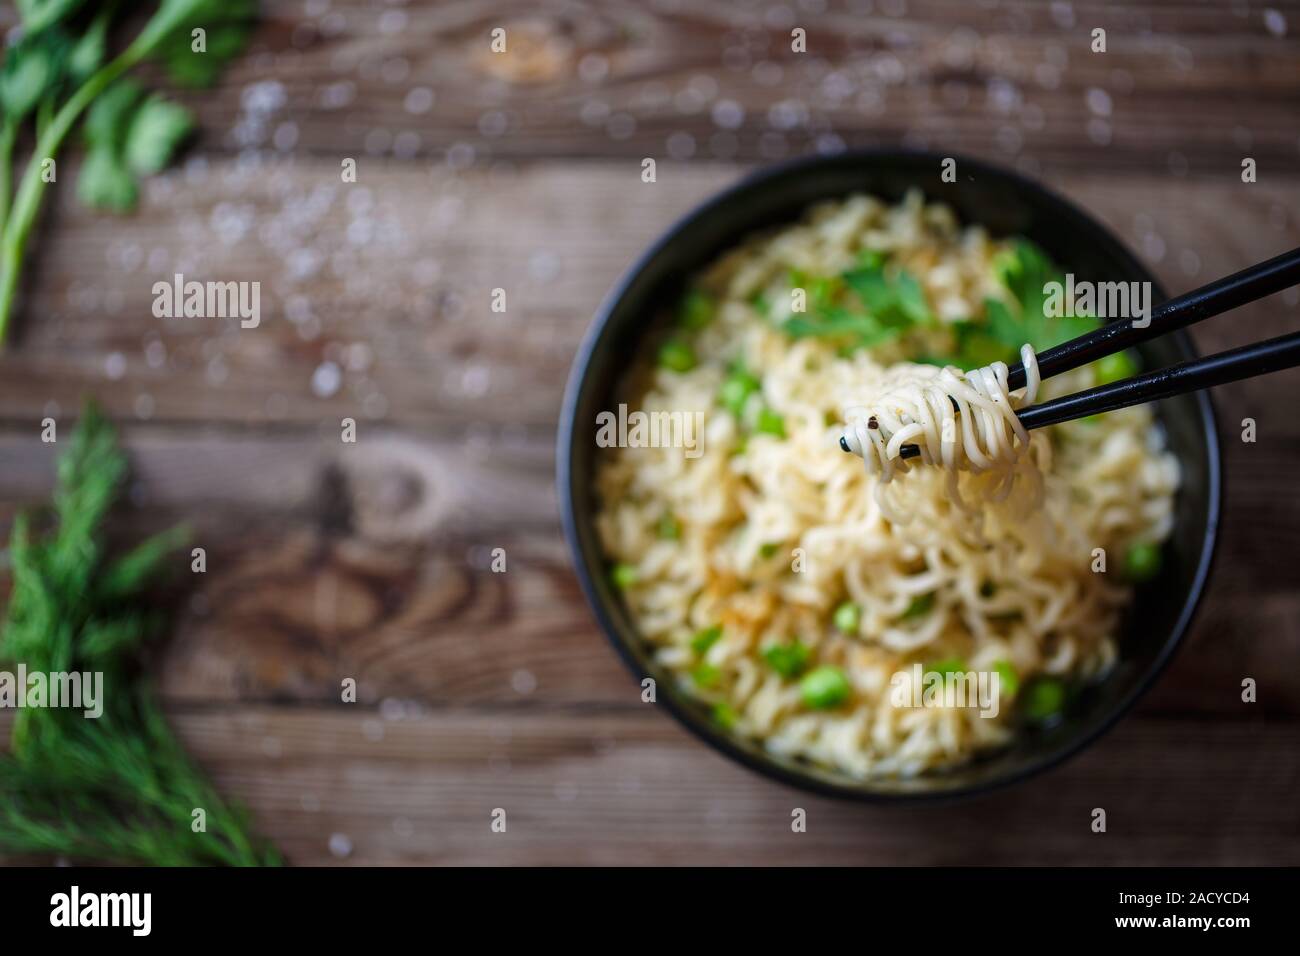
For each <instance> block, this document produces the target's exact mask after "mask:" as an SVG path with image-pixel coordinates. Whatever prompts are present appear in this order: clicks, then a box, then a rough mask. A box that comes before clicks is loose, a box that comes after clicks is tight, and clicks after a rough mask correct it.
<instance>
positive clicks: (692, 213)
mask: <svg viewBox="0 0 1300 956" xmlns="http://www.w3.org/2000/svg"><path fill="white" fill-rule="evenodd" d="M944 159H955V160H956V161H957V165H958V167H959V168H963V169H972V168H973V169H975V170H976V171H977V173H978V174H983V175H987V176H989V177H992V178H998V179H1001V180H1003V181H1004V182H1006V183H1007V184H1008V185H1011V186H1012V187H1014V188H1015V189H1016V190H1017V191H1023V192H1025V193H1029V194H1031V195H1033V196H1034V197H1035V198H1036V199H1038V200H1040V201H1043V202H1045V203H1047V204H1049V205H1052V206H1053V207H1055V208H1056V209H1057V210H1058V211H1059V213H1060V214H1061V215H1062V217H1063V218H1066V219H1069V220H1073V221H1072V222H1071V226H1072V227H1073V228H1081V229H1082V230H1086V231H1088V232H1091V233H1093V234H1095V235H1097V236H1099V237H1100V238H1102V239H1104V240H1105V241H1107V242H1108V243H1110V245H1111V246H1112V248H1113V251H1114V253H1115V254H1116V255H1117V256H1118V257H1119V258H1120V259H1121V260H1122V261H1123V262H1124V264H1125V265H1126V266H1127V267H1129V268H1130V269H1132V270H1133V271H1134V272H1135V273H1137V274H1141V275H1144V276H1147V277H1148V280H1147V281H1150V283H1151V288H1152V293H1153V300H1154V301H1156V302H1163V301H1166V300H1167V299H1168V296H1167V294H1166V293H1165V291H1164V289H1163V287H1162V286H1161V284H1160V282H1159V281H1158V279H1157V278H1156V276H1155V275H1154V274H1153V273H1152V272H1151V270H1149V269H1148V268H1147V267H1146V266H1145V265H1144V264H1143V263H1142V262H1141V260H1139V259H1138V258H1137V257H1136V256H1134V255H1133V253H1132V251H1131V250H1130V249H1129V247H1128V246H1127V245H1126V244H1125V243H1124V242H1123V241H1122V240H1121V239H1120V238H1119V236H1117V235H1116V234H1115V232H1114V231H1113V230H1111V229H1110V227H1109V226H1107V225H1105V224H1104V223H1102V222H1101V221H1100V220H1098V219H1096V218H1094V217H1093V216H1092V215H1091V214H1089V213H1087V212H1085V211H1084V210H1083V209H1082V208H1081V207H1080V206H1078V205H1076V204H1075V203H1074V202H1073V201H1072V200H1070V199H1067V198H1065V197H1064V196H1062V195H1061V194H1060V193H1058V192H1056V191H1055V190H1052V189H1050V188H1048V187H1047V186H1044V185H1043V184H1042V183H1040V182H1038V181H1036V180H1033V179H1030V178H1028V177H1027V176H1024V175H1023V174H1021V173H1019V172H1016V171H1014V170H1011V169H1007V168H1005V167H1002V166H998V165H994V164H991V163H987V162H985V161H983V160H978V159H974V158H972V157H969V156H963V155H961V154H959V153H952V152H948V151H945V152H944V153H942V154H940V153H937V152H932V151H929V150H913V149H894V148H880V149H851V150H843V151H841V152H837V153H832V154H827V155H813V156H803V157H799V158H796V159H792V160H787V161H785V162H781V163H776V164H772V165H768V166H763V167H760V168H758V169H755V170H752V171H749V172H748V173H746V174H744V175H742V176H741V177H740V178H739V179H737V180H736V181H735V182H733V183H731V184H729V185H728V186H726V187H724V188H723V189H721V190H719V191H717V192H715V193H713V194H711V195H710V196H709V197H707V198H706V199H704V200H703V201H701V202H699V203H697V204H695V205H694V206H693V207H692V208H691V209H690V210H689V211H687V212H686V213H685V214H684V215H682V216H679V217H678V218H677V219H676V220H675V221H674V222H673V223H672V225H670V226H669V227H668V228H667V229H666V230H664V232H663V233H661V234H660V235H659V236H658V237H657V238H656V239H655V240H654V241H653V242H651V243H650V245H649V246H647V247H646V248H645V250H644V251H642V252H641V254H640V255H638V256H637V257H636V259H635V260H634V261H633V263H632V264H631V265H630V266H629V267H628V268H626V269H625V270H624V271H623V273H622V274H621V275H620V276H619V278H618V280H617V281H616V282H615V283H614V285H613V287H612V288H611V289H610V291H609V292H608V293H607V294H606V295H605V297H604V299H602V301H601V303H600V305H599V306H598V308H597V309H596V312H595V314H594V315H593V317H592V320H591V322H590V324H589V325H588V327H587V331H586V333H585V334H584V335H583V338H582V341H581V342H580V344H579V346H578V350H577V352H576V354H575V356H574V360H573V363H572V366H571V368H570V371H569V377H568V381H567V383H566V385H565V389H564V396H563V399H562V403H561V407H560V418H559V422H558V428H557V432H556V456H555V457H556V494H557V496H558V497H559V499H560V518H561V523H562V525H563V528H564V537H565V540H566V542H567V544H568V549H569V553H570V557H571V559H572V561H573V565H574V572H575V573H576V575H577V578H578V582H579V585H580V587H581V589H582V593H583V596H584V598H585V599H586V602H587V605H588V607H590V609H591V611H592V614H593V615H594V616H595V618H596V621H597V623H598V624H599V626H600V629H601V631H602V632H603V633H604V635H605V639H606V640H607V641H608V642H609V643H610V644H611V645H613V647H614V650H615V651H616V652H617V653H618V656H619V657H620V658H621V659H622V661H623V663H624V665H625V666H626V667H627V668H628V670H629V671H630V672H631V673H632V676H633V677H634V679H635V678H641V677H643V676H644V671H645V668H644V666H643V665H642V662H641V661H640V660H639V659H638V657H637V656H636V654H635V653H634V651H633V648H632V647H631V646H629V643H628V642H626V641H624V640H623V639H622V638H621V636H620V634H619V630H618V628H617V627H616V625H615V622H614V620H613V619H612V617H611V615H610V610H609V608H607V607H606V606H605V603H604V602H603V601H602V600H601V598H600V595H599V593H598V592H597V590H596V586H595V581H594V580H593V579H592V576H591V573H590V572H589V570H588V567H587V561H586V555H585V553H584V550H583V546H582V540H581V537H580V535H579V533H578V519H577V515H576V513H575V507H574V494H573V490H574V485H573V481H574V480H575V479H581V480H587V479H586V476H579V475H576V474H575V473H574V467H573V454H574V447H575V446H574V441H575V438H576V427H575V426H576V417H577V411H578V404H579V401H580V399H581V397H582V392H583V386H584V384H585V381H586V377H587V371H588V369H589V368H590V366H591V359H592V356H593V355H594V353H595V350H596V347H597V346H598V345H599V343H600V341H601V339H602V338H603V337H604V335H605V332H606V329H607V327H608V325H609V322H610V319H611V317H612V315H613V314H614V310H615V308H616V307H617V306H618V304H619V303H620V302H621V301H622V299H623V298H624V296H625V295H626V294H627V292H628V290H629V288H630V287H631V286H632V284H633V283H634V282H636V281H637V279H638V278H639V277H640V275H641V274H642V273H643V272H644V271H645V269H646V267H647V266H648V265H649V264H650V263H651V262H652V261H653V260H654V259H655V258H656V257H657V256H658V255H659V254H660V253H661V252H662V251H663V250H664V249H665V248H667V247H668V246H669V245H670V244H671V243H673V242H675V241H676V240H677V239H678V237H679V236H680V235H681V234H682V233H684V232H685V231H687V230H689V229H690V228H691V227H692V226H693V225H694V224H695V223H696V222H697V221H699V220H701V219H703V218H704V217H706V216H707V215H709V214H710V213H712V212H713V211H714V210H715V209H717V208H718V207H719V206H722V205H724V204H726V203H728V202H731V201H734V200H735V198H736V197H737V196H740V195H743V194H745V193H748V192H751V191H753V190H756V189H761V188H763V187H765V186H767V185H769V184H770V183H772V182H773V181H775V180H779V179H782V178H784V177H787V176H791V175H798V174H805V175H809V174H814V173H815V172H816V171H817V169H818V168H819V167H823V166H826V165H831V164H838V163H844V162H846V161H849V162H851V161H855V160H856V161H860V162H862V163H881V162H924V161H933V162H935V163H936V164H937V163H939V162H940V161H942V160H944ZM1171 334H1172V335H1173V336H1174V337H1175V341H1177V342H1178V344H1179V346H1180V348H1181V349H1182V350H1183V351H1184V352H1185V353H1187V356H1188V358H1196V357H1197V355H1198V353H1197V351H1196V347H1195V344H1194V343H1193V342H1192V339H1191V336H1189V335H1188V334H1187V332H1186V331H1185V330H1183V329H1179V330H1177V331H1175V332H1173V333H1171ZM1195 400H1196V403H1197V404H1196V407H1197V411H1198V418H1199V426H1200V427H1199V430H1200V432H1201V433H1202V434H1203V436H1204V439H1205V445H1206V466H1207V487H1206V525H1205V537H1204V540H1203V542H1202V544H1201V549H1200V553H1199V555H1198V556H1197V559H1196V567H1195V570H1194V572H1193V575H1192V580H1191V585H1190V587H1189V588H1188V590H1187V593H1186V595H1185V597H1184V599H1183V602H1182V607H1181V608H1180V610H1179V612H1178V617H1177V619H1176V620H1175V622H1174V625H1173V627H1172V628H1171V629H1170V631H1169V633H1168V635H1167V636H1166V637H1165V640H1164V642H1163V644H1162V645H1161V647H1160V650H1159V652H1158V653H1157V654H1156V656H1155V658H1154V659H1153V660H1152V661H1151V663H1150V664H1149V665H1148V666H1147V668H1146V671H1145V673H1143V674H1142V675H1141V677H1140V678H1139V679H1138V680H1137V681H1136V682H1135V684H1134V685H1133V687H1132V688H1131V689H1130V690H1129V692H1128V693H1127V694H1126V695H1125V696H1124V697H1123V698H1121V699H1120V700H1119V701H1118V702H1117V703H1116V704H1115V705H1114V706H1112V707H1111V709H1110V711H1109V713H1107V714H1105V715H1104V717H1103V718H1102V719H1101V720H1100V721H1099V722H1097V723H1096V724H1095V726H1093V727H1091V728H1090V729H1089V730H1087V731H1086V732H1085V733H1081V734H1079V735H1077V736H1075V737H1072V738H1070V739H1069V740H1068V741H1067V742H1066V743H1064V744H1063V745H1061V746H1060V747H1058V748H1056V749H1055V750H1054V751H1051V752H1049V753H1047V754H1046V755H1044V756H1042V757H1040V758H1038V759H1036V760H1031V761H1029V762H1028V763H1027V764H1026V765H1025V766H1023V767H1020V768H1018V769H1016V770H1015V771H1013V772H1010V773H1007V774H1004V775H1002V776H999V777H995V778H992V779H989V780H985V781H981V782H980V783H977V784H971V785H967V786H960V787H953V788H950V789H947V790H938V791H933V792H930V791H924V790H917V791H895V792H888V791H873V790H870V789H867V788H866V787H865V786H863V785H862V784H864V783H865V781H854V780H853V778H851V777H847V776H845V778H844V783H843V784H840V783H839V782H837V781H833V780H829V779H823V778H820V777H817V776H814V775H812V774H811V773H802V772H800V771H798V770H796V769H792V768H790V767H787V766H785V765H782V764H780V763H778V762H777V761H776V760H774V759H767V758H765V757H764V756H762V754H761V752H759V753H754V752H751V751H748V750H746V749H744V748H742V747H741V746H739V745H738V743H737V742H736V738H735V737H734V735H732V734H731V733H730V732H728V731H725V730H721V729H720V728H716V727H714V726H713V725H712V724H710V723H709V722H708V721H706V720H704V719H702V718H701V716H700V714H699V712H698V711H697V710H696V709H693V708H690V707H687V706H683V705H682V704H681V703H679V702H678V701H677V700H676V699H675V695H674V694H672V693H669V694H664V695H661V696H660V697H659V698H657V699H656V703H661V704H663V705H665V706H666V708H667V710H668V712H669V713H670V714H671V715H672V716H673V718H675V719H676V721H677V722H678V723H679V724H681V725H682V726H683V727H685V728H686V729H687V730H688V731H689V732H690V733H691V734H693V735H694V736H695V737H696V738H698V739H699V740H702V741H703V742H705V743H706V744H708V745H709V746H710V747H712V748H713V749H714V750H717V751H718V752H720V753H722V754H724V755H725V756H727V757H729V758H731V759H732V760H735V761H736V762H737V763H739V764H740V765H741V766H743V767H746V768H748V769H749V770H751V771H753V772H755V773H757V774H759V775H761V776H764V777H767V778H768V779H771V780H776V781H778V782H780V783H784V784H786V785H787V786H791V787H794V788H796V789H799V790H804V791H807V792H811V793H816V794H819V795H822V796H828V797H834V798H837V799H841V800H848V801H853V802H859V803H874V804H916V803H927V804H935V803H947V802H952V801H958V800H962V799H966V798H970V797H973V796H976V795H980V794H986V793H989V792H991V791H995V790H1000V789H1003V788H1005V787H1009V786H1012V785H1013V784H1016V783H1020V782H1022V781H1025V780H1027V779H1029V778H1031V777H1036V776H1039V775H1041V774H1044V773H1046V772H1047V771H1049V770H1051V769H1053V768H1055V767H1058V766H1060V765H1061V764H1062V763H1064V762H1065V761H1067V760H1069V759H1071V758H1073V757H1075V756H1077V755H1078V754H1080V753H1082V752H1083V751H1084V750H1085V749H1087V748H1089V747H1091V746H1092V745H1093V744H1095V743H1096V742H1097V741H1098V740H1099V739H1100V738H1101V737H1102V736H1104V735H1105V734H1106V733H1108V732H1109V731H1110V730H1111V729H1113V728H1114V726H1115V725H1116V724H1117V723H1118V722H1119V721H1120V719H1121V718H1123V717H1124V716H1125V715H1126V714H1127V713H1128V712H1129V711H1130V710H1131V709H1132V708H1133V706H1134V704H1136V703H1137V701H1138V700H1139V699H1140V698H1141V697H1142V696H1143V695H1144V694H1146V692H1147V691H1148V690H1150V688H1151V686H1152V685H1153V684H1154V683H1155V681H1156V680H1157V678H1159V676H1160V675H1161V674H1162V673H1163V672H1164V670H1165V668H1166V667H1167V666H1168V665H1169V662H1170V661H1171V660H1172V659H1173V656H1174V654H1175V653H1176V651H1177V650H1178V648H1179V646H1181V644H1182V642H1183V638H1184V637H1185V636H1186V634H1187V630H1188V628H1189V627H1190V626H1191V622H1192V620H1193V618H1194V617H1195V614H1196V610H1197V608H1198V606H1199V605H1200V602H1201V599H1202V598H1203V596H1204V592H1205V586H1206V583H1207V581H1208V579H1209V576H1210V573H1211V571H1212V569H1213V565H1214V559H1215V554H1216V552H1217V548H1218V538H1219V534H1218V530H1219V522H1220V517H1221V508H1222V498H1223V473H1222V472H1223V468H1222V461H1221V450H1220V442H1219V436H1218V428H1217V424H1216V420H1215V412H1214V404H1213V400H1212V398H1211V396H1210V393H1209V391H1208V390H1201V391H1199V392H1197V393H1196V395H1195Z"/></svg>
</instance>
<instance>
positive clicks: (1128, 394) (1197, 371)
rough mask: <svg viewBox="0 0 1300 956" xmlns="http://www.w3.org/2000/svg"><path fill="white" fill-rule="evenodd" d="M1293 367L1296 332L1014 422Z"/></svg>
mask: <svg viewBox="0 0 1300 956" xmlns="http://www.w3.org/2000/svg"><path fill="white" fill-rule="evenodd" d="M1297 365H1300V332H1292V333H1290V334H1288V335H1279V336H1278V337H1277V338H1273V339H1266V340H1264V341H1263V342H1256V343H1255V344H1254V345H1243V346H1242V347H1241V348H1236V349H1229V350H1228V351H1226V352H1220V353H1218V354H1217V355H1210V356H1207V357H1206V358H1200V359H1193V360H1192V361H1189V362H1182V363H1180V364H1178V365H1172V366H1170V367H1169V368H1162V369H1158V370H1156V371H1154V372H1147V373H1146V374H1145V375H1135V376H1134V377H1133V378H1126V379H1124V380H1123V381H1120V382H1111V383H1110V384H1108V385H1098V386H1097V387H1096V388H1090V389H1087V390H1086V391H1083V392H1076V393H1075V394H1073V395H1065V396H1063V397H1061V398H1057V399H1053V400H1052V401H1050V402H1043V403H1042V404H1041V405H1033V406H1031V407H1029V408H1024V409H1021V410H1020V411H1019V412H1018V413H1017V414H1016V417H1017V418H1019V419H1020V424H1022V425H1024V426H1025V428H1042V427H1044V426H1046V425H1058V424H1060V423H1061V422H1068V421H1072V420H1074V419H1076V418H1087V417H1088V416H1089V415H1099V414H1101V413H1102V412H1113V411H1114V410H1115V409H1117V408H1127V407H1128V406H1130V405H1142V404H1145V403H1146V402H1154V401H1157V400H1158V399H1162V398H1170V397H1171V396H1174V395H1182V394H1184V393H1186V392H1195V391H1199V390H1200V389H1203V388H1212V387H1213V386H1215V385H1224V384H1226V383H1228V382H1237V381H1240V380H1241V379H1243V378H1254V377H1255V376H1257V375H1267V374H1268V373H1269V372H1277V371H1280V370H1281V369H1284V368H1294V367H1295V366H1297ZM920 453H921V449H920V446H918V445H904V446H903V447H902V448H900V449H899V457H900V458H915V457H916V456H917V455H919V454H920Z"/></svg>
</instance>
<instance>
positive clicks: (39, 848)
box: [0, 405, 281, 866]
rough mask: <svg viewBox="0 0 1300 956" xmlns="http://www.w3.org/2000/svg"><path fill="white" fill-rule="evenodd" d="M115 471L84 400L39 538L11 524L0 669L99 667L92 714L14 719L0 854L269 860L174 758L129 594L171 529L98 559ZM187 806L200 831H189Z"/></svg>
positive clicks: (139, 587) (171, 550)
mask: <svg viewBox="0 0 1300 956" xmlns="http://www.w3.org/2000/svg"><path fill="white" fill-rule="evenodd" d="M126 470H127V463H126V457H125V456H124V455H123V453H122V451H121V450H120V448H119V446H118V442H117V435H116V432H115V430H114V428H113V426H112V424H111V423H110V422H109V421H108V420H107V419H106V418H104V417H103V415H102V414H100V413H99V411H98V410H97V409H96V408H95V407H94V406H93V405H88V406H87V408H86V410H85V413H84V414H83V416H82V419H81V422H80V423H79V425H78V427H77V429H76V432H75V433H74V435H73V436H72V439H71V442H70V446H69V448H68V449H67V451H66V452H65V453H64V454H63V455H62V456H61V457H60V460H59V464H58V483H57V488H56V490H55V493H54V500H53V507H52V509H51V511H52V514H51V515H50V520H49V521H48V522H47V523H46V525H45V526H44V527H43V528H42V529H41V530H38V529H37V528H36V527H35V525H34V522H33V520H32V518H31V517H30V516H28V515H20V516H19V517H18V518H17V520H16V521H15V522H14V526H13V532H12V536H11V540H10V546H9V558H10V564H11V569H12V578H13V587H12V591H11V594H10V598H9V605H8V608H7V613H6V615H5V619H4V628H3V632H0V661H2V662H5V664H6V666H7V665H8V664H10V663H12V664H15V665H16V664H18V663H20V662H21V663H22V664H25V665H26V668H27V672H28V673H29V674H30V673H33V672H38V671H39V672H45V673H50V672H74V671H77V672H100V673H102V674H103V690H102V696H103V713H102V714H101V716H100V717H98V718H97V719H96V718H88V717H86V716H85V715H84V713H83V711H82V710H81V709H75V708H59V707H26V708H19V709H18V710H17V711H16V712H15V716H14V722H13V732H12V740H11V744H12V746H11V752H10V753H8V754H4V755H0V850H3V851H4V852H8V853H36V854H55V855H60V856H66V857H70V858H74V859H84V860H102V861H113V862H132V863H144V864H151V865H160V866H186V865H203V864H215V865H231V866H256V865H267V864H278V863H280V862H281V860H280V857H279V854H278V853H277V852H276V850H275V849H274V848H273V847H271V846H270V845H269V844H267V843H265V842H264V841H262V840H260V839H258V838H256V837H254V836H253V835H252V832H251V830H250V827H249V823H248V820H247V817H246V815H245V814H244V812H243V811H242V810H241V809H239V808H238V807H236V806H234V805H232V804H230V803H228V802H226V801H225V800H223V799H222V798H221V796H220V795H219V794H218V793H217V792H216V790H215V788H214V787H213V786H212V784H211V783H210V782H209V781H208V780H207V778H206V777H205V776H204V775H203V774H202V773H201V772H200V771H199V770H198V769H197V768H196V767H195V765H194V764H193V763H192V762H191V760H190V759H189V757H188V756H187V755H186V753H185V750H184V748H183V747H182V746H181V744H180V742H179V741H178V740H177V739H176V737H175V735H174V734H173V733H172V731H171V728H170V727H169V726H168V724H167V721H166V719H165V717H164V716H163V713H162V709H161V707H160V705H159V703H158V698H157V696H156V694H155V692H154V690H153V688H152V685H151V684H150V682H149V681H148V679H147V678H146V677H145V676H144V674H143V671H142V667H141V651H142V648H143V642H144V641H145V639H146V638H148V637H149V636H150V635H152V634H155V633H157V631H158V630H159V624H160V623H161V621H160V618H159V616H158V615H157V614H156V613H155V612H153V611H151V610H149V609H147V608H145V607H143V606H142V605H141V602H140V597H141V594H142V592H143V591H144V589H145V587H146V586H147V585H148V584H150V583H151V582H153V581H155V580H156V579H158V578H160V577H161V576H162V575H163V574H164V572H165V571H166V568H167V563H168V562H169V561H171V560H173V557H174V555H175V553H176V550H177V548H178V546H180V545H181V544H182V543H183V542H184V540H185V531H184V529H181V528H174V529H172V530H169V531H165V532H163V533H161V534H159V535H156V536H154V537H152V538H149V539H148V540H146V541H144V542H143V543H142V544H139V545H137V546H136V547H135V548H134V549H132V550H131V551H129V552H127V553H126V554H125V555H122V556H120V557H116V558H110V557H109V556H108V555H107V554H106V553H105V546H104V536H103V532H102V528H103V522H104V519H105V517H106V516H107V514H108V511H109V509H110V508H111V506H112V505H113V503H114V502H115V500H116V499H117V496H118V493H119V491H120V490H121V485H122V481H123V479H124V478H125V475H126ZM196 809H202V810H203V811H204V814H205V817H206V819H205V824H206V830H205V831H204V832H194V830H193V822H194V819H195V817H194V811H195V810H196Z"/></svg>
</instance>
